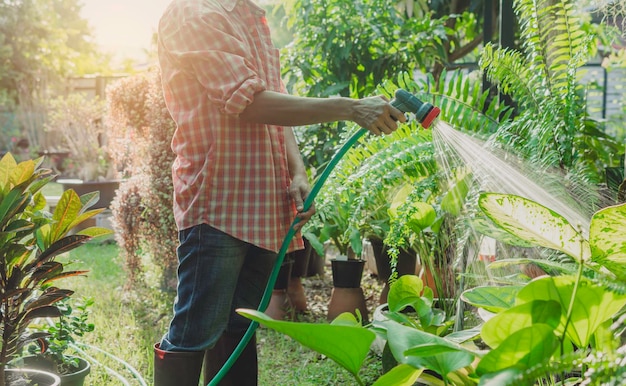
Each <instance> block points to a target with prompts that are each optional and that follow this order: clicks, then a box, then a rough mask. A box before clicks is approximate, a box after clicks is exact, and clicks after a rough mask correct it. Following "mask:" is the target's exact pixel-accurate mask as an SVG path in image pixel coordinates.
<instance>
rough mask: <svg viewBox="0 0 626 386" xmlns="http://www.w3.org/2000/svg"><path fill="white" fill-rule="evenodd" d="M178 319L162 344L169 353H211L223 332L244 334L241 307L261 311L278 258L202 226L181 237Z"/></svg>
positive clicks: (182, 233)
mask: <svg viewBox="0 0 626 386" xmlns="http://www.w3.org/2000/svg"><path fill="white" fill-rule="evenodd" d="M179 242H180V244H179V246H178V250H177V253H178V287H177V296H176V300H175V302H174V317H173V318H172V320H171V322H170V325H169V329H168V331H167V333H166V334H165V335H164V336H163V339H162V341H161V347H160V348H161V349H162V350H166V351H203V350H207V349H210V348H212V347H213V346H214V345H215V343H216V342H217V340H218V339H219V338H220V336H221V335H222V333H223V332H224V331H229V332H235V333H236V332H242V333H243V331H245V330H246V329H247V328H248V326H249V324H250V320H248V319H246V318H244V317H243V316H241V315H239V314H237V313H236V312H235V309H237V308H252V309H257V308H258V306H259V303H260V302H261V298H262V296H263V292H264V290H265V287H266V285H267V281H268V279H269V276H270V273H271V271H272V267H273V265H274V262H275V260H276V253H275V252H271V251H268V250H265V249H262V248H259V247H256V246H254V245H252V244H249V243H246V242H244V241H241V240H239V239H236V238H234V237H232V236H230V235H227V234H226V233H223V232H221V231H219V230H217V229H215V228H213V227H211V226H209V225H206V224H201V225H196V226H194V227H191V228H188V229H185V230H182V231H180V232H179Z"/></svg>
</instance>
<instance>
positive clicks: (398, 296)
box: [387, 275, 424, 312]
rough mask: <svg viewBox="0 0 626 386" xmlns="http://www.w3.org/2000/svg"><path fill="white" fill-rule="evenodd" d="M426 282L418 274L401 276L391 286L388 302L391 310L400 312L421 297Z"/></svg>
mask: <svg viewBox="0 0 626 386" xmlns="http://www.w3.org/2000/svg"><path fill="white" fill-rule="evenodd" d="M423 289H424V282H423V281H422V279H420V278H419V277H418V276H416V275H403V276H400V277H399V278H398V279H397V280H396V281H395V282H393V283H392V284H391V286H390V287H389V294H388V295H387V303H388V304H389V310H390V311H392V312H399V311H401V310H403V309H404V308H406V307H407V306H410V305H413V304H415V303H416V302H417V301H419V300H420V299H421V295H422V290H423Z"/></svg>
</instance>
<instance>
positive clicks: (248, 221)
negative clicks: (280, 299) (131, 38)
mask: <svg viewBox="0 0 626 386" xmlns="http://www.w3.org/2000/svg"><path fill="white" fill-rule="evenodd" d="M159 63H160V66H161V74H162V75H161V76H162V83H163V90H164V95H165V101H166V103H167V107H168V110H169V111H170V114H171V115H172V118H173V119H174V121H175V122H176V124H177V129H176V132H175V133H174V137H173V139H172V149H173V150H174V152H175V153H176V160H175V162H174V164H173V166H172V173H173V180H174V216H175V219H176V224H177V226H178V229H179V230H182V229H186V228H189V227H191V226H194V225H198V224H201V223H206V224H209V225H211V226H213V227H215V228H217V229H219V230H221V231H223V232H225V233H228V234H230V235H232V236H234V237H236V238H238V239H240V240H243V241H246V242H249V243H251V244H254V245H257V246H259V247H261V248H265V249H268V250H272V251H278V250H279V248H280V246H281V244H282V241H283V238H284V236H285V235H286V234H287V231H288V229H289V226H290V225H291V223H292V221H293V219H294V218H295V214H296V210H295V206H294V204H293V200H291V198H290V196H289V194H288V192H287V188H288V186H289V183H290V176H289V170H288V163H287V152H286V147H285V138H284V134H283V130H284V128H283V127H279V126H271V125H263V124H254V123H249V122H245V121H242V120H239V118H238V116H239V114H240V113H241V112H242V111H243V110H244V109H245V108H246V106H247V105H249V104H250V103H251V102H252V101H253V98H254V94H255V93H257V92H259V91H262V90H271V91H278V92H285V91H284V86H283V83H282V80H281V78H280V61H279V53H278V50H277V49H276V48H275V47H274V45H273V44H272V41H271V36H270V31H269V28H268V25H267V21H266V19H265V11H264V10H263V9H261V8H259V7H258V6H257V5H255V4H253V3H251V2H250V1H248V0H174V1H173V2H172V4H171V5H170V6H169V7H168V8H167V10H166V11H165V13H164V15H163V17H162V18H161V20H160V23H159ZM287 129H289V128H287ZM296 247H297V248H302V240H301V238H300V237H296V238H294V241H293V242H292V244H291V246H290V249H289V250H290V251H291V250H293V249H296Z"/></svg>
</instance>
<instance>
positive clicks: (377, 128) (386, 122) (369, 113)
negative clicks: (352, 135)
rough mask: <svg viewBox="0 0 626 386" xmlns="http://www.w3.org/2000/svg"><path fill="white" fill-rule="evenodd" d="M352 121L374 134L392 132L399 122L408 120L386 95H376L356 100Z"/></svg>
mask: <svg viewBox="0 0 626 386" xmlns="http://www.w3.org/2000/svg"><path fill="white" fill-rule="evenodd" d="M352 121H354V122H355V123H356V124H358V125H359V126H361V127H363V128H365V129H367V130H369V131H370V133H372V134H374V135H381V134H391V133H392V132H394V131H395V130H396V129H397V128H398V122H406V116H405V115H404V114H403V113H402V111H400V110H398V109H396V108H395V107H393V106H392V105H391V104H390V103H389V99H387V98H385V97H384V96H374V97H369V98H363V99H359V100H358V101H356V103H355V104H354V105H353V108H352Z"/></svg>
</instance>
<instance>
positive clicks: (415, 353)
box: [239, 193, 626, 386]
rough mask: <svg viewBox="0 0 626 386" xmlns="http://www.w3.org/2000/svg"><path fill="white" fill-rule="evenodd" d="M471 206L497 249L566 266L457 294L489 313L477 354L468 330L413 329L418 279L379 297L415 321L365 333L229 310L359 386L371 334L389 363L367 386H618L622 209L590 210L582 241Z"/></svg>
mask: <svg viewBox="0 0 626 386" xmlns="http://www.w3.org/2000/svg"><path fill="white" fill-rule="evenodd" d="M479 206H480V208H481V210H482V212H483V213H485V214H486V216H487V217H488V218H489V219H490V220H491V221H492V222H493V224H494V225H495V228H494V229H495V230H496V231H494V232H493V233H491V234H490V235H491V236H493V237H495V238H500V235H501V234H504V233H506V235H505V239H506V240H507V241H510V240H511V236H515V237H517V238H519V239H520V240H522V241H524V242H525V243H528V244H531V245H534V246H536V247H539V248H546V249H550V250H555V251H558V252H560V253H562V254H563V255H564V256H567V257H568V258H570V259H571V261H572V262H573V263H574V264H575V269H574V270H573V272H571V273H569V274H563V275H559V276H554V277H552V276H544V277H540V278H537V279H534V280H531V281H530V282H528V283H526V284H524V285H510V286H494V287H491V286H489V287H477V288H474V289H471V290H468V291H466V292H465V293H464V294H463V298H464V299H465V301H467V302H469V303H471V304H473V305H475V306H477V307H480V308H482V309H483V310H485V311H486V312H487V313H488V314H489V318H487V321H486V322H485V323H484V324H482V325H481V326H479V329H480V337H481V341H482V342H484V343H485V344H486V345H485V346H484V347H481V349H478V348H477V347H472V346H471V345H468V344H467V343H468V341H471V340H473V339H475V337H476V332H477V331H476V329H474V328H472V329H470V330H461V331H458V332H455V333H453V334H448V335H445V336H443V337H442V336H438V332H437V331H436V330H432V329H431V330H430V331H429V329H428V328H426V329H425V328H422V327H423V326H424V325H425V324H424V323H423V322H422V319H423V317H426V319H425V320H426V322H428V321H429V320H432V319H430V318H429V315H431V314H430V313H429V312H428V311H429V310H428V308H429V304H431V305H432V303H429V302H431V301H432V295H430V296H429V295H428V291H423V284H421V281H420V280H419V279H418V278H411V277H404V278H402V279H401V280H398V281H396V282H395V283H394V284H392V288H391V290H390V296H389V298H390V304H391V303H393V304H394V305H393V306H391V305H390V311H398V310H401V309H402V308H403V307H406V306H407V305H410V306H411V307H412V308H413V309H415V310H416V312H417V314H418V315H420V320H419V323H413V322H410V323H407V318H406V317H404V316H403V314H402V313H400V314H398V313H397V312H389V313H388V314H387V316H388V317H387V320H383V319H378V320H375V321H374V323H373V325H372V326H370V327H371V328H364V327H362V326H360V325H359V324H358V323H355V322H354V321H351V320H350V319H349V318H348V317H347V316H345V315H344V316H341V317H340V318H338V319H337V320H336V321H334V322H333V323H332V324H331V325H319V324H318V325H315V324H306V325H305V324H296V323H289V322H279V321H273V320H271V319H268V318H267V317H266V316H265V315H263V314H261V313H259V312H257V311H254V310H239V312H240V313H241V314H243V315H246V316H247V317H249V318H250V319H252V320H256V321H258V322H260V323H263V324H265V325H267V326H269V327H271V328H274V329H276V330H279V331H281V332H283V333H285V334H288V335H290V336H292V337H294V338H295V339H296V340H298V341H299V342H301V343H302V344H304V345H306V346H308V347H310V348H313V349H314V350H317V351H318V352H321V353H324V354H325V355H326V356H328V357H329V358H332V359H333V360H335V361H337V363H339V364H340V365H342V366H344V367H345V368H346V369H347V370H348V371H350V372H351V373H352V374H354V376H355V378H356V379H357V381H358V382H359V384H362V382H361V381H360V379H359V378H358V371H359V369H360V366H361V364H362V361H363V359H364V358H365V356H366V355H367V352H368V350H369V348H370V345H371V343H372V342H373V341H374V339H375V338H376V336H378V337H381V338H382V339H384V340H385V341H386V342H387V344H388V345H389V347H390V351H391V353H392V354H393V357H394V359H395V360H396V361H397V363H398V364H397V365H396V366H395V367H393V368H392V369H391V370H390V371H388V372H387V373H385V374H384V375H383V376H382V377H381V378H379V379H378V380H377V382H376V383H375V384H376V385H379V386H380V385H407V386H408V385H413V384H414V383H415V382H416V381H417V380H418V379H422V380H424V381H425V382H428V384H433V385H444V384H446V385H478V384H480V385H494V386H495V385H498V386H499V385H513V384H529V385H530V384H536V382H540V383H541V384H545V385H556V384H578V383H580V382H582V381H583V380H585V384H622V383H623V380H624V371H623V370H622V369H621V368H620V364H621V363H623V361H624V360H625V358H626V350H625V347H626V346H624V345H623V342H622V341H621V339H620V334H621V331H622V328H623V326H622V322H621V321H619V322H618V323H615V322H616V321H618V320H617V319H618V316H619V315H620V314H621V313H622V311H621V310H622V309H623V307H624V306H625V305H626V295H624V294H625V293H626V291H625V289H626V288H625V285H624V280H625V279H626V268H624V265H623V263H622V261H623V256H624V250H625V249H626V247H625V245H626V237H625V235H626V204H621V205H616V206H613V207H608V208H605V209H602V210H600V211H598V212H596V213H595V214H594V215H593V218H592V220H591V223H590V227H589V233H588V236H587V237H586V236H585V234H586V233H585V232H583V230H582V229H579V228H576V227H574V226H573V225H571V224H570V223H569V222H568V221H567V220H566V219H565V218H564V217H562V216H561V215H559V214H558V213H556V212H554V211H552V210H550V209H549V208H546V207H544V206H542V205H539V204H537V203H535V202H533V201H531V200H528V199H525V198H522V197H519V196H515V195H507V194H499V193H483V194H481V196H480V198H479ZM499 231H505V232H499ZM391 307H393V308H391ZM427 324H428V323H426V325H427ZM343 339H346V342H345V344H344V341H343ZM347 341H349V342H350V343H349V344H348V343H347ZM347 347H349V349H347ZM425 370H429V371H430V372H431V373H429V374H427V373H426V372H425ZM589 381H590V382H591V383H586V382H589Z"/></svg>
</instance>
